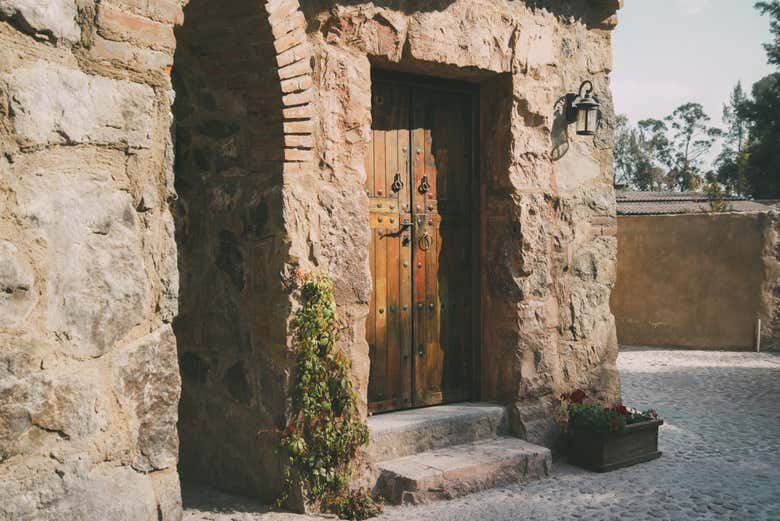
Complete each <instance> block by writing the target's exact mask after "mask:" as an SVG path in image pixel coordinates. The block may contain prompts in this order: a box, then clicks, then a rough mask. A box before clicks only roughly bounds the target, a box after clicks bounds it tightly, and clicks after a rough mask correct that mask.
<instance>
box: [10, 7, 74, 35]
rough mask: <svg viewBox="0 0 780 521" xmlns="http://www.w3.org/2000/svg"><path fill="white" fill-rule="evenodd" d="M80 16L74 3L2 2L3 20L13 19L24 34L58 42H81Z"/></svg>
mask: <svg viewBox="0 0 780 521" xmlns="http://www.w3.org/2000/svg"><path fill="white" fill-rule="evenodd" d="M77 14H78V9H77V8H76V2H75V0H0V19H2V18H5V19H11V20H12V21H13V22H15V23H16V25H17V26H20V27H21V28H22V30H24V31H25V32H29V33H31V34H33V35H35V36H36V37H39V38H46V39H51V40H55V41H59V40H65V41H67V42H69V43H76V42H78V41H79V39H80V38H81V29H80V28H79V26H78V24H77V23H76V15H77Z"/></svg>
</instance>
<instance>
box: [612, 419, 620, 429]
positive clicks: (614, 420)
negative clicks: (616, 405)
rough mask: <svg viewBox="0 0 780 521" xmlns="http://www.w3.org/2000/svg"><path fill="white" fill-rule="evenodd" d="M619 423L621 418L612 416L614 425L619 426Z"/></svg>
mask: <svg viewBox="0 0 780 521" xmlns="http://www.w3.org/2000/svg"><path fill="white" fill-rule="evenodd" d="M618 425H620V420H618V419H617V418H612V426H613V427H617V426H618Z"/></svg>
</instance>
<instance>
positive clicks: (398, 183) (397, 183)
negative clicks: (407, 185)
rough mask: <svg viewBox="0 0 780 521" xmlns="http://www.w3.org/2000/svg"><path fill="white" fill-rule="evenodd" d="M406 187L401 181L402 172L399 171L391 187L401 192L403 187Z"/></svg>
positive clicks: (394, 190)
mask: <svg viewBox="0 0 780 521" xmlns="http://www.w3.org/2000/svg"><path fill="white" fill-rule="evenodd" d="M403 187H404V182H403V181H401V173H400V172H397V173H396V174H395V177H394V178H393V184H392V185H391V186H390V188H392V189H393V192H400V191H401V188H403Z"/></svg>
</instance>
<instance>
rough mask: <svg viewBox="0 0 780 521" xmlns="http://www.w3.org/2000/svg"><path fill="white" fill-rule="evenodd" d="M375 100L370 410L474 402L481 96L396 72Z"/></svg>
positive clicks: (370, 180)
mask: <svg viewBox="0 0 780 521" xmlns="http://www.w3.org/2000/svg"><path fill="white" fill-rule="evenodd" d="M372 102H373V105H372V111H373V128H372V135H373V146H372V147H370V149H371V150H370V153H369V154H368V158H367V161H366V170H367V172H368V176H367V180H366V191H367V192H368V194H369V197H370V198H371V199H370V200H371V217H370V222H371V231H372V235H371V252H370V264H371V272H372V276H373V292H372V296H371V307H370V314H369V317H368V321H367V328H366V329H367V337H368V342H369V346H370V356H371V376H370V379H369V404H370V408H371V410H372V411H374V412H379V411H388V410H393V409H399V408H405V407H412V406H421V405H433V404H438V403H445V402H451V401H458V400H465V399H468V398H470V397H471V373H472V367H471V360H472V359H473V350H474V340H475V338H474V335H473V331H472V330H473V324H472V320H471V313H472V308H473V307H474V306H473V305H472V304H473V302H472V301H473V297H472V290H473V285H472V279H473V277H472V265H471V264H472V257H473V256H472V251H473V250H472V242H473V234H472V220H473V219H472V217H473V216H474V212H473V210H472V206H473V200H474V198H473V197H472V192H473V190H472V188H473V186H474V184H475V183H476V180H475V179H474V177H475V172H474V169H473V161H472V144H473V138H472V103H473V98H472V94H471V93H470V92H468V91H463V90H457V89H455V90H450V89H448V90H442V89H438V88H433V87H430V86H424V87H423V86H419V85H416V84H415V83H413V82H412V81H411V80H408V79H406V78H402V77H401V78H399V77H394V78H393V79H389V80H385V81H379V80H377V81H375V82H374V87H373V97H372ZM404 223H406V225H404ZM412 390H413V392H412Z"/></svg>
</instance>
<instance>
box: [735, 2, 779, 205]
mask: <svg viewBox="0 0 780 521" xmlns="http://www.w3.org/2000/svg"><path fill="white" fill-rule="evenodd" d="M755 7H756V8H757V9H758V10H759V11H761V13H762V14H766V15H769V16H770V18H771V20H770V26H769V30H770V32H771V33H772V36H773V38H774V39H773V41H772V42H769V43H767V44H765V45H764V48H765V49H766V52H767V58H768V61H769V63H771V64H773V65H777V66H780V0H772V1H763V2H757V3H756V4H755ZM752 95H753V99H752V100H751V99H746V100H745V101H744V102H743V103H741V104H740V105H739V107H738V109H737V114H738V116H739V117H741V118H744V119H745V121H747V122H748V128H749V131H748V142H747V144H746V145H745V149H744V152H743V154H744V158H743V159H742V160H743V161H744V175H745V182H746V185H747V188H746V191H747V192H748V193H749V194H750V195H752V196H753V197H755V198H780V72H776V73H773V74H770V75H769V76H766V77H765V78H762V79H761V80H759V81H758V82H756V83H755V84H754V85H753V88H752ZM723 168H724V175H727V174H728V171H729V169H730V170H731V171H732V172H733V171H737V172H738V171H739V164H738V163H735V162H732V163H731V164H729V163H726V164H724V166H723Z"/></svg>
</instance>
